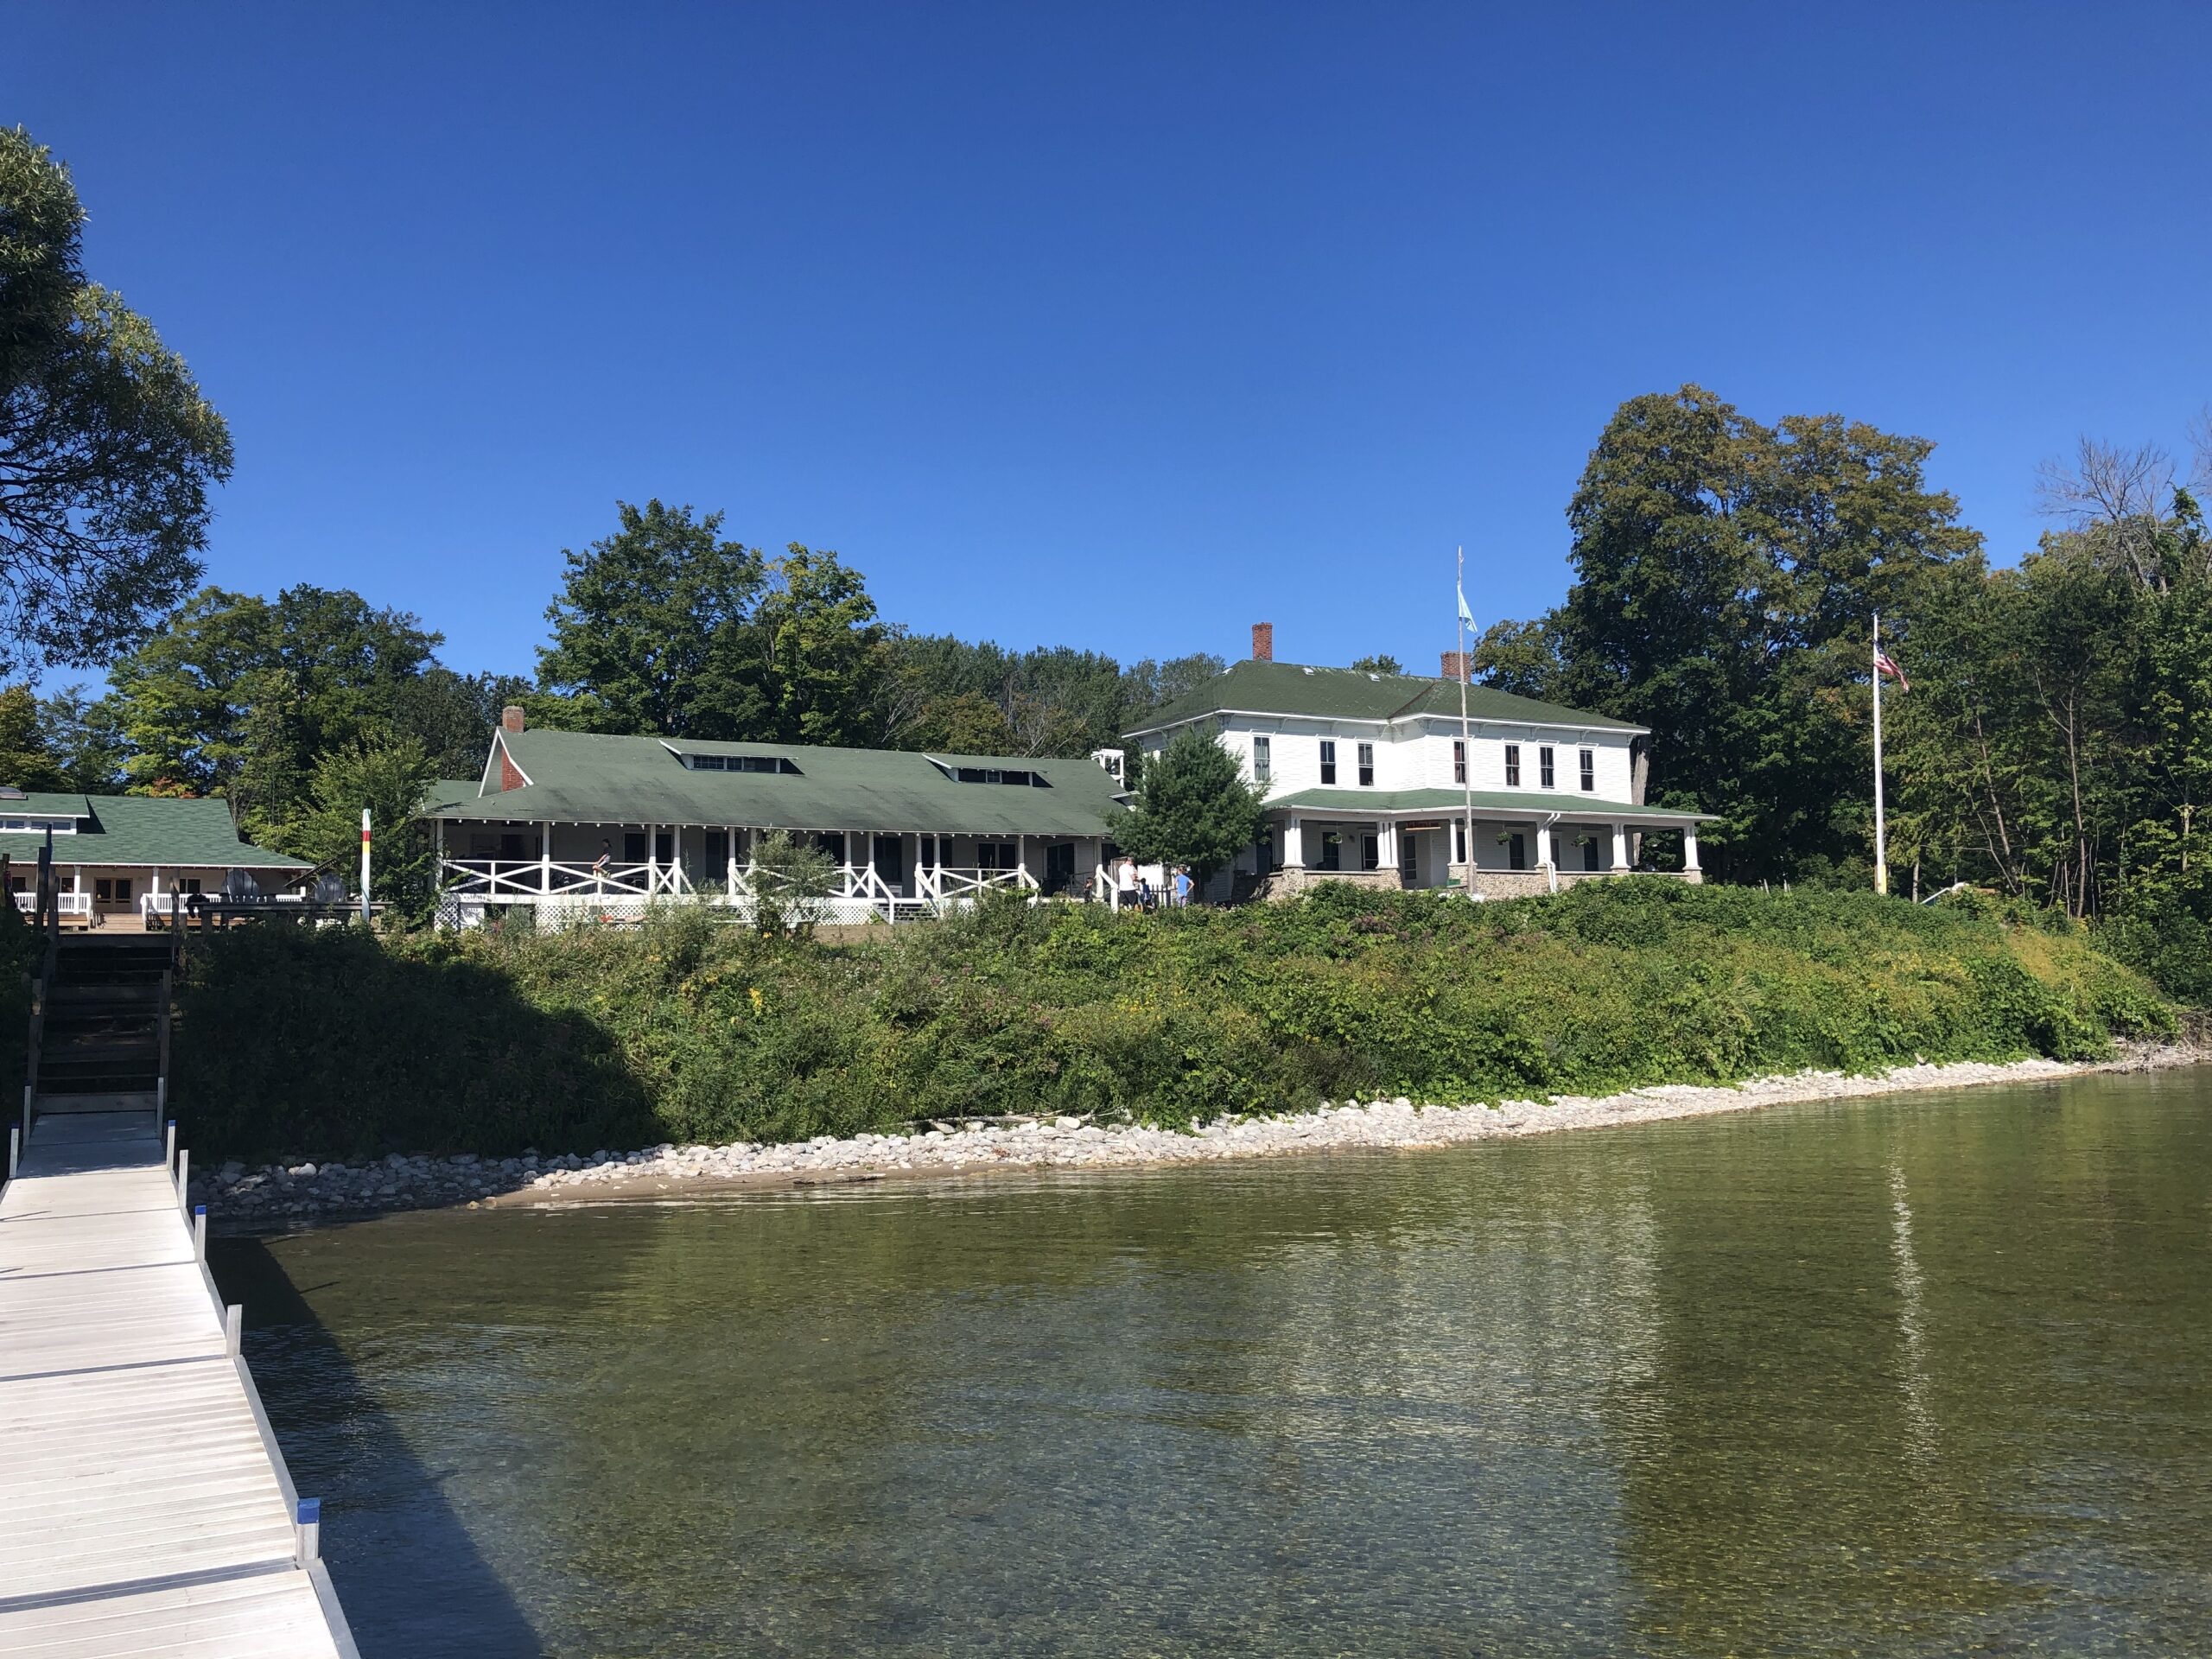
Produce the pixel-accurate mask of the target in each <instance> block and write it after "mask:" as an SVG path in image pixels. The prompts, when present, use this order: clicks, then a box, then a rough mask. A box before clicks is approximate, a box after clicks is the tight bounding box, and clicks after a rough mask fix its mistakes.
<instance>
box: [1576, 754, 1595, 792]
mask: <svg viewBox="0 0 2212 1659" xmlns="http://www.w3.org/2000/svg"><path fill="white" fill-rule="evenodd" d="M1580 760H1581V762H1582V792H1583V793H1584V794H1585V795H1592V794H1595V793H1596V792H1597V789H1598V752H1597V751H1596V750H1595V749H1585V750H1583V751H1582V753H1581V755H1580Z"/></svg>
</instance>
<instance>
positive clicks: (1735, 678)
mask: <svg viewBox="0 0 2212 1659" xmlns="http://www.w3.org/2000/svg"><path fill="white" fill-rule="evenodd" d="M1932 447H1933V446H1931V445H1930V444H1929V443H1928V442H1926V441H1924V440H1923V439H1919V438H1910V437H1899V436H1897V435H1892V434H1889V433H1885V432H1881V431H1878V430H1877V429H1874V428H1872V427H1870V426H1866V425H1864V424H1861V423H1856V422H1849V421H1846V420H1844V419H1843V418H1842V417H1840V416H1789V417H1787V418H1785V419H1783V421H1781V422H1780V423H1777V425H1775V426H1771V427H1769V426H1764V425H1762V424H1760V423H1758V422H1756V421H1753V420H1751V419H1749V418H1748V417H1746V416H1744V415H1743V414H1742V413H1741V412H1739V411H1738V410H1736V409H1735V408H1733V407H1732V405H1730V404H1727V403H1726V402H1724V401H1722V400H1721V399H1720V398H1719V397H1714V396H1713V394H1712V393H1711V392H1708V391H1704V390H1703V389H1701V388H1700V387H1696V386H1685V387H1683V388H1682V389H1681V391H1677V392H1674V393H1671V394H1651V395H1648V396H1644V397H1633V398H1630V400H1629V401H1628V402H1627V403H1625V404H1622V405H1621V407H1620V409H1619V410H1618V411H1617V412H1616V413H1615V414H1614V416H1613V418H1612V419H1611V422H1610V423H1607V425H1606V428H1605V431H1604V433H1603V434H1602V435H1600V437H1599V442H1598V447H1597V448H1596V449H1594V450H1593V451H1592V454H1591V456H1590V461H1589V463H1588V465H1587V466H1586V467H1585V469H1584V471H1583V474H1582V479H1581V482H1580V486H1578V487H1577V489H1576V491H1575V494H1574V498H1573V501H1572V503H1571V504H1570V505H1569V507H1568V510H1567V521H1568V524H1569V527H1570V528H1571V530H1572V531H1573V537H1574V542H1573V553H1572V559H1573V566H1574V571H1575V580H1574V582H1573V586H1572V588H1570V589H1569V591H1568V594H1567V602H1566V603H1565V604H1564V605H1562V606H1561V607H1560V608H1559V609H1558V610H1557V611H1555V612H1554V613H1551V614H1550V615H1549V616H1548V617H1546V618H1545V619H1543V620H1542V621H1541V624H1538V625H1535V626H1533V627H1532V626H1525V625H1523V626H1514V627H1509V628H1504V629H1498V628H1493V629H1492V630H1491V632H1490V633H1489V634H1487V635H1486V636H1485V638H1484V643H1483V649H1482V651H1481V652H1480V653H1478V664H1481V665H1482V666H1483V667H1484V671H1485V673H1486V675H1487V676H1488V677H1490V678H1491V680H1492V681H1493V682H1500V681H1502V682H1505V683H1510V685H1511V687H1512V689H1514V690H1538V689H1541V695H1545V696H1550V697H1553V698H1554V699H1556V700H1558V701H1560V702H1568V703H1571V704H1573V705H1576V706H1578V707H1582V708H1587V709H1592V710H1594V711H1596V712H1598V713H1601V714H1608V715H1614V716H1616V717H1618V718H1624V719H1630V720H1634V721H1637V722H1638V723H1639V724H1642V725H1646V726H1649V727H1650V728H1652V734H1653V737H1652V748H1651V753H1652V763H1651V778H1650V785H1649V791H1650V794H1649V798H1651V799H1652V800H1653V801H1654V802H1655V803H1656V804H1664V805H1675V804H1681V805H1689V804H1694V805H1696V806H1699V807H1700V808H1702V809H1703V810H1708V811H1713V812H1716V813H1718V814H1719V822H1718V823H1714V824H1713V825H1710V826H1708V828H1707V832H1706V840H1707V843H1708V845H1709V846H1710V847H1711V848H1712V849H1713V852H1712V855H1711V856H1710V857H1709V859H1708V864H1709V867H1711V868H1716V869H1717V870H1718V871H1719V873H1721V874H1726V875H1731V876H1735V877H1738V878H1758V877H1760V876H1787V875H1793V874H1794V875H1798V876H1801V877H1802V876H1805V875H1808V874H1813V875H1817V874H1821V873H1823V872H1833V871H1836V870H1839V869H1840V868H1847V867H1851V866H1853V865H1858V866H1863V865H1864V864H1866V862H1867V861H1868V858H1869V855H1870V852H1871V844H1870V839H1869V823H1868V820H1869V818H1870V816H1871V814H1870V813H1869V811H1868V810H1867V808H1866V805H1865V804H1864V801H1865V798H1866V785H1865V784H1864V782H1863V780H1864V779H1866V777H1867V775H1868V771H1869V767H1870V765H1871V762H1870V760H1869V758H1868V752H1867V744H1868V729H1867V728H1868V721H1867V717H1866V703H1867V690H1866V679H1867V664H1868V652H1867V648H1866V639H1867V632H1868V628H1869V626H1870V624H1871V621H1872V615H1873V613H1875V612H1876V611H1880V612H1882V613H1885V617H1887V618H1889V619H1890V620H1891V624H1894V625H1897V626H1910V610H1909V607H1906V606H1905V605H1904V601H1905V599H1906V597H1907V596H1908V595H1909V594H1912V593H1914V592H1916V590H1917V589H1918V588H1919V587H1920V586H1921V584H1923V582H1926V581H1927V580H1928V579H1929V575H1930V574H1931V573H1932V572H1935V571H1937V570H1940V569H1942V568H1943V567H1945V566H1946V565H1948V564H1949V563H1953V562H1955V561H1956V560H1959V559H1961V558H1963V557H1966V556H1968V555H1970V554H1972V553H1973V552H1974V550H1975V549H1976V547H1977V546H1978V543H1979V538H1978V537H1976V536H1975V535H1974V532H1973V531H1970V530H1968V529H1967V528H1965V527H1964V526H1963V525H1961V524H1960V523H1959V522H1958V504H1957V503H1956V502H1955V500H1954V499H1952V498H1951V497H1950V496H1948V495H1946V494H1944V493H1941V492H1939V491H1933V490H1930V489H1929V488H1928V487H1927V484H1926V480H1925V478H1924V476H1923V462H1924V461H1926V459H1927V456H1928V454H1929V450H1930V449H1931V448H1932Z"/></svg>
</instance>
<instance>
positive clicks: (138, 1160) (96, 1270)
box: [0, 1111, 356, 1659]
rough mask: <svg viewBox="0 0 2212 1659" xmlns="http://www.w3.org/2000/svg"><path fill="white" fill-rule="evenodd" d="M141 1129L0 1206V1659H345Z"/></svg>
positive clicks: (35, 1141) (42, 1167)
mask: <svg viewBox="0 0 2212 1659" xmlns="http://www.w3.org/2000/svg"><path fill="white" fill-rule="evenodd" d="M153 1123H154V1119H153V1116H152V1114H151V1113H149V1112H143V1111H139V1112H130V1113H127V1114H124V1113H118V1114H106V1113H99V1112H78V1113H72V1114H70V1115H68V1116H48V1117H42V1118H41V1120H40V1121H39V1122H38V1124H37V1126H36V1128H35V1130H34V1132H33V1135H32V1141H31V1145H30V1147H29V1149H28V1150H27V1151H26V1153H25V1154H24V1155H23V1158H22V1166H21V1167H20V1169H19V1170H18V1171H17V1175H16V1179H15V1180H13V1181H10V1183H9V1184H8V1185H7V1187H6V1190H5V1192H0V1655H8V1656H16V1655H30V1654H36V1655H40V1656H52V1659H63V1656H67V1659H78V1656H93V1655H99V1656H111V1655H117V1656H119V1655H124V1654H174V1655H180V1656H184V1655H190V1656H205V1659H261V1656H269V1659H276V1656H284V1659H290V1656H308V1655H312V1656H316V1659H356V1655H355V1649H354V1647H353V1637H352V1636H351V1635H350V1634H349V1633H348V1632H347V1630H346V1619H345V1615H344V1614H343V1613H342V1612H341V1611H340V1610H339V1606H338V1599H337V1597H336V1595H335V1593H334V1592H333V1591H332V1589H331V1586H330V1579H329V1575H328V1574H327V1573H326V1572H325V1571H324V1569H323V1567H322V1563H321V1560H319V1559H316V1557H315V1549H314V1546H313V1543H312V1538H313V1534H312V1533H309V1534H308V1535H306V1536H307V1539H308V1541H307V1542H306V1543H305V1545H304V1547H303V1538H302V1530H301V1529H300V1528H299V1527H298V1526H297V1524H296V1519H295V1517H296V1513H297V1503H298V1497H297V1494H296V1493H295V1492H294V1491H293V1490H292V1482H291V1478H290V1476H289V1474H287V1473H286V1472H285V1469H284V1460H283V1455H282V1454H281V1453H280V1452H278V1451H277V1441H276V1438H275V1436H274V1435H273V1434H271V1433H270V1430H269V1424H268V1420H267V1418H266V1417H265V1416H264V1414H263V1412H262V1409H261V1400H260V1396H259V1395H257V1393H256V1392H255V1390H254V1387H253V1380H252V1378H251V1376H249V1375H248V1374H247V1372H246V1368H245V1361H244V1360H243V1359H242V1358H240V1357H238V1356H237V1355H236V1354H235V1353H234V1352H233V1351H232V1345H231V1337H230V1335H229V1332H228V1331H227V1330H226V1319H225V1317H224V1310H223V1308H222V1306H221V1301H220V1298H219V1295H218V1294H217V1292H216V1289H215V1285H214V1281H213V1279H211V1278H210V1277H209V1276H208V1274H207V1268H206V1267H205V1266H204V1265H203V1264H202V1263H201V1262H200V1259H199V1255H198V1252H197V1249H196V1248H195V1245H194V1236H193V1230H192V1226H191V1224H190V1222H189V1220H188V1217H186V1216H185V1214H184V1213H183V1211H182V1210H181V1208H180V1206H179V1204H178V1199H177V1192H176V1187H175V1182H174V1180H173V1179H172V1177H171V1174H170V1173H169V1171H168V1167H167V1166H166V1164H165V1163H164V1160H163V1155H162V1146H161V1143H160V1142H159V1141H157V1140H156V1135H155V1132H154V1128H153Z"/></svg>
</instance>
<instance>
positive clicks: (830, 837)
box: [814, 829, 845, 864]
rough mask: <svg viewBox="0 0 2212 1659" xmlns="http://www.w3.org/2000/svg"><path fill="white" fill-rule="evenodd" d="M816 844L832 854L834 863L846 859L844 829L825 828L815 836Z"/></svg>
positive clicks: (839, 862)
mask: <svg viewBox="0 0 2212 1659" xmlns="http://www.w3.org/2000/svg"><path fill="white" fill-rule="evenodd" d="M814 844H815V845H816V846H817V847H819V848H820V849H822V850H823V852H825V853H827V854H828V855H829V861H830V862H831V863H832V864H842V863H843V862H844V861H845V835H844V831H842V829H828V830H824V831H823V833H822V834H821V835H818V836H816V837H815V838H814Z"/></svg>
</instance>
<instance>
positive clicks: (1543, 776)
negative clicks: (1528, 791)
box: [1536, 744, 1559, 789]
mask: <svg viewBox="0 0 2212 1659" xmlns="http://www.w3.org/2000/svg"><path fill="white" fill-rule="evenodd" d="M1536 787H1537V788H1539V789H1557V788H1558V787H1559V773H1558V771H1557V769H1556V768H1555V767H1554V766H1553V765H1552V751H1551V746H1550V745H1549V744H1547V745H1545V746H1544V747H1542V748H1541V749H1538V750H1537V751H1536Z"/></svg>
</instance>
